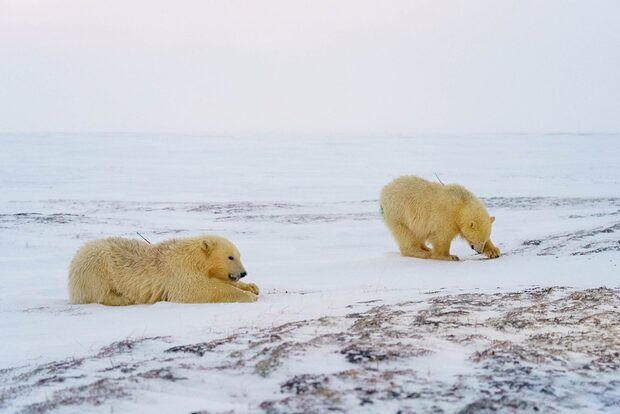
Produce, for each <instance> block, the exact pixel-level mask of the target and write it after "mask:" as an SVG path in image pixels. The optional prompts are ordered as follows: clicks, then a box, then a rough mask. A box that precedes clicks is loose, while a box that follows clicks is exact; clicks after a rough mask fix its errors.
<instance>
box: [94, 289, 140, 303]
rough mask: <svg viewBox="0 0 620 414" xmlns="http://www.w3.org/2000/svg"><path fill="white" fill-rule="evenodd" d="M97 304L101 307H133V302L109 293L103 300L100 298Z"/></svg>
mask: <svg viewBox="0 0 620 414" xmlns="http://www.w3.org/2000/svg"><path fill="white" fill-rule="evenodd" d="M99 303H101V304H102V305H107V306H127V305H135V303H134V302H132V301H131V300H129V299H127V298H125V297H123V296H121V295H117V294H116V293H114V292H112V291H109V292H108V293H106V294H105V296H104V297H103V298H101V300H100V301H99Z"/></svg>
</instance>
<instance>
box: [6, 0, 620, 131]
mask: <svg viewBox="0 0 620 414" xmlns="http://www.w3.org/2000/svg"><path fill="white" fill-rule="evenodd" d="M0 131H197V132H198V131H201V132H226V133H234V132H252V131H255V132H280V133H286V132H310V133H312V132H329V133H415V132H500V131H507V132H557V131H572V132H587V131H608V132H610V131H620V1H618V0H610V1H599V0H583V1H570V0H559V1H550V0H545V1H543V0H532V1H526V0H518V1H499V0H489V1H465V0H463V1H438V0H429V1H412V0H408V1H407V0H406V1H388V0H379V1H366V0H352V1H337V0H336V1H334V0H332V1H322V0H308V1H293V0H283V1H205V0H196V1H193V0H181V1H173V0H170V1H165V2H164V1H158V0H139V1H130V0H0Z"/></svg>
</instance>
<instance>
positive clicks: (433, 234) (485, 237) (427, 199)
mask: <svg viewBox="0 0 620 414" xmlns="http://www.w3.org/2000/svg"><path fill="white" fill-rule="evenodd" d="M380 202H381V211H382V214H383V218H384V220H385V223H386V225H387V226H388V228H389V229H390V231H391V232H392V235H393V236H394V238H395V239H396V243H398V246H399V248H400V252H401V254H402V255H403V256H410V257H418V258H421V259H438V260H459V258H458V257H457V256H454V255H451V254H450V244H451V243H452V240H453V239H454V238H455V237H456V236H461V237H462V238H464V239H465V240H467V242H468V243H469V245H470V246H471V248H472V249H474V250H475V251H476V252H478V253H483V254H484V255H486V256H487V257H489V258H496V257H498V256H499V254H500V252H499V249H498V248H497V247H496V246H495V245H494V244H493V242H491V240H490V238H489V237H490V235H491V223H493V221H494V220H495V217H490V216H489V214H488V213H487V210H486V208H485V206H484V204H483V203H482V201H480V200H479V199H478V198H477V197H476V196H475V195H473V194H472V193H471V192H469V191H468V190H467V189H465V188H464V187H462V186H460V185H456V184H450V185H443V184H437V183H433V182H430V181H427V180H424V179H422V178H419V177H416V176H412V175H410V176H403V177H399V178H397V179H395V180H394V181H392V182H391V183H389V184H387V185H386V186H385V187H384V188H383V190H382V192H381V199H380ZM427 242H430V243H431V245H432V248H429V247H428V246H427V245H426V243H427Z"/></svg>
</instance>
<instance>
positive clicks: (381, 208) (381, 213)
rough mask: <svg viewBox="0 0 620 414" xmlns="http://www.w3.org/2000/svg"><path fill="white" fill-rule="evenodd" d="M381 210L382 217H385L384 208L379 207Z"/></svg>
mask: <svg viewBox="0 0 620 414" xmlns="http://www.w3.org/2000/svg"><path fill="white" fill-rule="evenodd" d="M379 208H380V209H381V217H383V216H385V214H384V213H383V206H379Z"/></svg>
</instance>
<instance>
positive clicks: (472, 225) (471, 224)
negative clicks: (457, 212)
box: [469, 220, 476, 229]
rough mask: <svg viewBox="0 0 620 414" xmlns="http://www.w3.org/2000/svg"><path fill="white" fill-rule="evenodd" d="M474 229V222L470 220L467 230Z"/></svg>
mask: <svg viewBox="0 0 620 414" xmlns="http://www.w3.org/2000/svg"><path fill="white" fill-rule="evenodd" d="M474 227H476V222H475V221H473V220H472V221H470V222H469V228H470V229H473V228H474Z"/></svg>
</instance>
